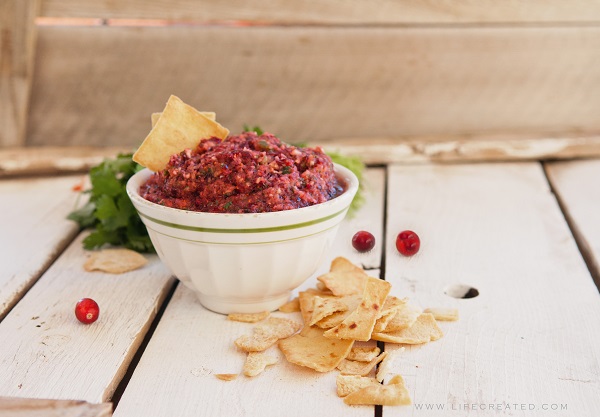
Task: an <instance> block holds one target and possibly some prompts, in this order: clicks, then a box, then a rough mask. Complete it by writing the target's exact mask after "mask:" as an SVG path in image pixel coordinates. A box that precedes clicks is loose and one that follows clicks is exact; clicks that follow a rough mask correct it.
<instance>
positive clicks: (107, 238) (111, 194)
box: [68, 154, 154, 252]
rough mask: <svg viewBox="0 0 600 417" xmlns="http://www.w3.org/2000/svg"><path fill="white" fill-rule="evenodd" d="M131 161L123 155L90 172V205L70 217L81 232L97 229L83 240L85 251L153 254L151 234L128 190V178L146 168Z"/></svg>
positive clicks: (88, 191)
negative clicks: (112, 247)
mask: <svg viewBox="0 0 600 417" xmlns="http://www.w3.org/2000/svg"><path fill="white" fill-rule="evenodd" d="M131 157H132V155H131V154H120V155H118V156H117V157H116V158H113V159H105V160H104V161H102V163H100V164H99V165H98V166H95V167H93V168H92V169H91V170H90V182H91V184H92V188H91V189H90V190H86V191H84V193H86V194H89V201H88V203H87V204H85V205H84V206H83V207H81V208H79V209H77V210H74V211H73V212H72V213H70V214H69V215H68V218H69V219H71V220H74V221H76V222H77V223H78V224H79V226H80V227H81V228H84V229H85V228H91V229H95V230H94V231H93V232H92V233H91V234H90V235H88V236H87V237H86V238H85V239H84V240H83V246H84V248H86V249H94V248H99V247H102V246H104V245H115V246H125V247H128V248H131V249H134V250H137V251H140V252H152V251H154V247H153V246H152V242H151V241H150V237H149V236H148V232H147V230H146V228H145V227H144V224H143V223H142V220H141V219H140V217H139V215H138V214H137V212H136V210H135V207H134V206H133V204H132V203H131V200H130V199H129V196H128V195H127V191H126V189H125V187H126V185H127V181H128V180H129V178H131V176H132V175H133V174H135V173H136V172H138V171H139V170H140V169H142V168H143V167H141V166H140V165H138V164H136V163H135V162H133V160H132V159H131Z"/></svg>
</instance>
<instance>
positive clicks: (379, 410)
mask: <svg viewBox="0 0 600 417" xmlns="http://www.w3.org/2000/svg"><path fill="white" fill-rule="evenodd" d="M383 168H384V175H383V216H382V217H383V228H382V231H381V243H380V244H381V245H383V246H382V248H381V261H380V262H379V278H381V279H382V280H384V281H385V280H386V279H385V249H386V247H387V204H388V167H387V165H386V166H384V167H383ZM377 347H378V348H379V349H381V352H385V343H384V342H379V341H378V342H377ZM380 365H381V363H378V364H377V367H376V368H375V372H376V373H377V371H378V370H379V366H380ZM375 417H383V406H382V405H376V406H375Z"/></svg>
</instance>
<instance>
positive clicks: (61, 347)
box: [0, 235, 172, 403]
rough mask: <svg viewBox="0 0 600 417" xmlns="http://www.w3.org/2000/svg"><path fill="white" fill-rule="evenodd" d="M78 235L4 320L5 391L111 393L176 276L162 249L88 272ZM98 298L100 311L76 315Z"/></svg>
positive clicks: (87, 397) (1, 382) (1, 373)
mask: <svg viewBox="0 0 600 417" xmlns="http://www.w3.org/2000/svg"><path fill="white" fill-rule="evenodd" d="M82 238H83V235H80V236H79V237H78V238H77V239H76V240H75V241H74V242H73V243H72V244H71V246H70V247H69V248H68V249H67V250H66V251H65V252H64V253H63V254H62V255H61V257H60V258H59V259H58V260H57V261H56V262H55V263H54V264H53V265H52V267H51V268H50V269H49V270H48V271H47V272H46V273H45V274H44V275H43V276H42V278H41V279H40V280H39V281H38V282H37V283H36V285H34V286H33V287H32V288H31V290H29V292H28V293H27V294H26V296H25V297H24V298H23V299H22V300H21V301H20V302H19V304H17V306H15V308H13V310H12V311H11V312H10V314H9V315H8V316H6V318H5V319H4V320H3V321H2V322H1V323H0V340H2V357H1V358H0V396H8V397H29V398H52V399H75V400H83V401H87V402H91V403H99V402H106V401H108V400H110V398H111V396H112V394H113V392H114V390H115V388H116V387H117V385H118V384H119V382H120V380H121V378H122V376H123V374H124V373H125V371H126V369H127V366H128V365H129V363H130V361H131V358H132V357H133V355H134V354H135V352H136V350H137V348H138V347H139V346H140V344H141V342H142V340H143V338H144V336H145V334H146V332H147V330H148V328H149V326H150V324H151V323H152V320H153V318H154V317H155V315H156V312H157V310H158V308H159V307H160V305H161V304H162V301H163V300H164V298H165V296H166V295H167V293H168V291H169V289H170V288H171V286H172V279H171V278H170V274H169V273H168V271H167V270H166V268H165V266H164V265H163V264H162V263H161V262H160V261H159V260H158V258H157V257H156V255H153V256H148V259H149V263H148V264H147V265H146V266H144V267H143V268H142V269H139V270H137V271H132V272H128V273H125V274H121V275H110V274H105V273H100V272H85V271H84V269H83V263H84V262H85V259H86V256H87V255H89V254H86V253H85V251H84V250H83V248H82V246H81V240H82ZM83 297H90V298H93V299H94V300H96V302H97V303H98V304H99V306H100V318H99V319H98V321H97V322H95V323H94V324H92V325H84V324H81V323H79V322H78V321H77V319H76V318H75V314H74V308H75V303H76V302H77V300H79V299H80V298H83Z"/></svg>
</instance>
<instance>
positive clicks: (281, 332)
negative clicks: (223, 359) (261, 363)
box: [235, 317, 302, 352]
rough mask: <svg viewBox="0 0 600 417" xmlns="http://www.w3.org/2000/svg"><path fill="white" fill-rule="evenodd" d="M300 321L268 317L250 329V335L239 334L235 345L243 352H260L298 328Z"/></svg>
mask: <svg viewBox="0 0 600 417" xmlns="http://www.w3.org/2000/svg"><path fill="white" fill-rule="evenodd" d="M300 327H302V326H301V325H300V323H298V322H295V321H293V320H288V319H282V318H279V317H269V318H268V319H267V320H265V321H263V322H262V323H260V324H258V325H256V326H255V327H254V329H252V335H251V336H248V335H244V336H240V337H238V338H237V339H236V340H235V345H236V346H237V347H239V348H240V349H242V350H243V351H244V352H260V351H263V350H265V349H267V348H268V347H269V346H271V345H273V344H275V342H277V341H278V340H279V339H284V338H286V337H290V336H291V335H293V334H294V333H296V332H297V331H298V330H300Z"/></svg>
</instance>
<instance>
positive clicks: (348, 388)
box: [335, 374, 379, 397]
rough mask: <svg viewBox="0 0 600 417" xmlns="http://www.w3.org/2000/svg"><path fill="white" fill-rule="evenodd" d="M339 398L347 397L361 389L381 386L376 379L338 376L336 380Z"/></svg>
mask: <svg viewBox="0 0 600 417" xmlns="http://www.w3.org/2000/svg"><path fill="white" fill-rule="evenodd" d="M335 385H336V387H337V395H338V397H345V396H346V395H348V394H351V393H353V392H354V391H358V390H359V389H361V388H365V387H370V386H374V385H379V382H377V380H376V379H375V378H368V377H365V376H359V375H341V374H340V375H338V376H337V378H336V379H335Z"/></svg>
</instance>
